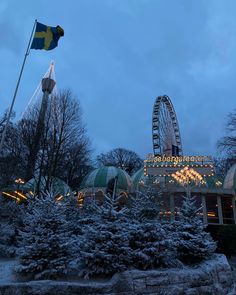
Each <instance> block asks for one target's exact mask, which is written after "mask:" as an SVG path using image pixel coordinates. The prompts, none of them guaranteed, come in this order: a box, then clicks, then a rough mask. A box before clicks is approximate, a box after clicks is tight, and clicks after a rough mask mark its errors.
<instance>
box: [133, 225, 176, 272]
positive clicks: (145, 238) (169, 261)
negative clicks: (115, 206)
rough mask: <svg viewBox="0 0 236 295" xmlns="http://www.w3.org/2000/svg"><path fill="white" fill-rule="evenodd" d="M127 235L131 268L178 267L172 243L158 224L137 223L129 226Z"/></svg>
mask: <svg viewBox="0 0 236 295" xmlns="http://www.w3.org/2000/svg"><path fill="white" fill-rule="evenodd" d="M127 235H128V236H129V246H130V249H131V250H130V256H131V257H132V266H134V267H136V268H139V269H150V268H155V267H173V266H174V267H175V266H179V265H180V263H179V262H178V260H177V259H176V253H175V249H174V244H173V241H172V240H171V238H170V237H168V233H167V232H166V231H165V230H164V228H163V227H162V225H161V224H160V223H158V222H155V223H154V222H152V223H146V222H145V223H142V222H137V223H135V224H132V225H130V227H129V232H128V233H127Z"/></svg>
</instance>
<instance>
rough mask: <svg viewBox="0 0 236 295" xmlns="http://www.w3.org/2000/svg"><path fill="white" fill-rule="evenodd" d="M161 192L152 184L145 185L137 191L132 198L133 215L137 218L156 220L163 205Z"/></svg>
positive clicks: (131, 211)
mask: <svg viewBox="0 0 236 295" xmlns="http://www.w3.org/2000/svg"><path fill="white" fill-rule="evenodd" d="M160 197H161V192H157V191H156V189H155V188H153V187H152V186H145V187H143V188H142V190H140V191H137V192H136V194H135V196H134V197H133V198H132V200H131V210H130V214H131V217H132V218H133V219H135V220H139V221H144V220H156V219H158V217H159V213H160V206H161V201H160Z"/></svg>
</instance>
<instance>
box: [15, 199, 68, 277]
mask: <svg viewBox="0 0 236 295" xmlns="http://www.w3.org/2000/svg"><path fill="white" fill-rule="evenodd" d="M23 223H24V227H23V229H22V231H21V233H20V234H21V239H22V244H21V248H20V251H19V262H20V265H19V266H18V267H17V269H16V271H17V272H18V273H19V274H20V275H23V276H24V275H25V276H28V277H29V278H34V279H52V278H57V277H59V276H62V275H64V274H66V273H67V271H68V267H69V262H70V259H71V257H72V253H71V244H72V239H71V233H70V229H69V224H68V222H67V220H66V218H65V206H64V205H63V203H60V202H58V201H56V199H55V198H54V196H53V195H52V194H51V193H47V194H45V195H44V196H41V197H40V198H35V199H34V200H30V201H29V204H28V207H27V211H26V212H25V218H24V221H23Z"/></svg>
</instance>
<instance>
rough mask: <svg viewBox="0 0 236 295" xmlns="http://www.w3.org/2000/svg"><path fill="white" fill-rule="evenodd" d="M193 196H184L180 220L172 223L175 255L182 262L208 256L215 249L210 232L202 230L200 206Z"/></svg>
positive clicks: (189, 261) (198, 259) (195, 260)
mask: <svg viewBox="0 0 236 295" xmlns="http://www.w3.org/2000/svg"><path fill="white" fill-rule="evenodd" d="M195 203H196V199H195V197H193V196H190V195H188V196H185V197H184V201H183V205H182V208H181V210H180V220H179V221H176V222H175V223H173V225H174V227H175V230H174V240H175V243H176V247H177V255H178V257H179V259H180V260H181V261H183V262H187V263H191V262H197V261H200V260H202V259H206V258H208V257H210V256H211V255H212V254H213V252H214V251H215V249H216V243H215V242H214V241H213V239H212V238H211V236H210V234H209V233H207V232H205V231H204V224H203V222H202V220H201V218H200V212H201V208H199V209H198V208H197V207H196V205H195Z"/></svg>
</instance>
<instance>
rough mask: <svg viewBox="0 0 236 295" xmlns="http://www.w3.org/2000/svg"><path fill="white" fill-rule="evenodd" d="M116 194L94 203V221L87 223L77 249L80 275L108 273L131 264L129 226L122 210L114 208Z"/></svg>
mask: <svg viewBox="0 0 236 295" xmlns="http://www.w3.org/2000/svg"><path fill="white" fill-rule="evenodd" d="M117 207H118V197H116V196H114V195H112V196H110V195H106V196H105V201H104V204H103V205H101V206H97V211H98V215H97V218H96V222H95V223H93V224H88V225H87V226H86V233H85V239H84V241H83V244H82V245H81V249H80V257H81V263H82V265H81V267H82V271H81V273H80V274H81V276H84V277H85V278H88V277H89V276H92V275H111V274H114V273H116V272H119V271H123V270H126V269H127V268H128V267H129V266H130V265H131V257H130V248H129V236H128V232H127V230H126V228H127V227H128V226H129V223H128V219H127V218H126V216H125V212H124V210H121V211H119V212H118V211H117Z"/></svg>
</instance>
